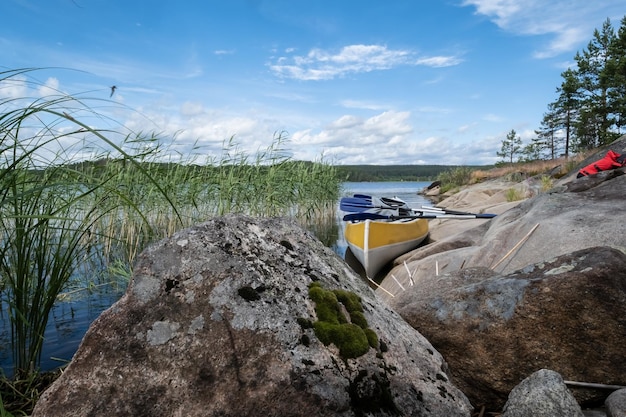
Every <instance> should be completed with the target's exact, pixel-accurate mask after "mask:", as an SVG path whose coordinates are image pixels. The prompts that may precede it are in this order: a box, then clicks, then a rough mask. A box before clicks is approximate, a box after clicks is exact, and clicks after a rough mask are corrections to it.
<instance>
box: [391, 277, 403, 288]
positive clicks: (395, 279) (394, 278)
mask: <svg viewBox="0 0 626 417" xmlns="http://www.w3.org/2000/svg"><path fill="white" fill-rule="evenodd" d="M391 278H393V280H394V281H395V282H396V284H398V285H399V286H400V288H402V291H406V289H405V288H404V287H403V286H402V284H400V281H398V279H397V278H396V277H395V275H394V274H391Z"/></svg>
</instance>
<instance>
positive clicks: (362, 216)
mask: <svg viewBox="0 0 626 417" xmlns="http://www.w3.org/2000/svg"><path fill="white" fill-rule="evenodd" d="M494 217H496V215H495V214H491V213H483V214H473V213H465V214H445V213H442V214H420V215H412V216H393V215H392V216H388V215H384V214H378V213H365V212H361V213H352V214H346V215H345V216H343V221H346V222H348V221H361V220H404V219H407V220H410V219H459V220H469V219H492V218H494Z"/></svg>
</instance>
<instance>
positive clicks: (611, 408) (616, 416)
mask: <svg viewBox="0 0 626 417" xmlns="http://www.w3.org/2000/svg"><path fill="white" fill-rule="evenodd" d="M604 405H605V407H606V414H607V416H608V417H626V388H622V389H618V390H616V391H613V392H612V393H611V394H610V395H609V396H608V397H607V399H606V400H605V401H604Z"/></svg>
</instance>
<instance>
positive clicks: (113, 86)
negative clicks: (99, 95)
mask: <svg viewBox="0 0 626 417" xmlns="http://www.w3.org/2000/svg"><path fill="white" fill-rule="evenodd" d="M115 90H117V86H116V85H112V86H111V95H110V96H109V97H113V93H115Z"/></svg>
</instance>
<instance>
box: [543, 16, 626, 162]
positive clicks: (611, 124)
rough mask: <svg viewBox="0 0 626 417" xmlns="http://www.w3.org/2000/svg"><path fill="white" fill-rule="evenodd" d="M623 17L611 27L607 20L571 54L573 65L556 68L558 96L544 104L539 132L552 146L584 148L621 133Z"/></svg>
mask: <svg viewBox="0 0 626 417" xmlns="http://www.w3.org/2000/svg"><path fill="white" fill-rule="evenodd" d="M625 52H626V16H625V17H624V18H623V19H622V21H621V26H620V28H619V30H618V31H617V33H616V31H615V29H614V28H613V26H612V24H611V21H610V20H609V19H606V21H605V22H604V23H603V25H602V28H601V29H600V30H598V29H596V30H594V32H593V35H592V38H591V41H590V42H589V43H588V44H587V47H586V48H584V49H583V50H581V51H578V52H577V53H576V54H575V56H574V61H576V66H575V68H569V69H567V70H565V71H564V72H563V73H561V76H562V78H563V81H562V83H561V85H560V87H559V88H557V93H558V94H559V95H558V98H557V99H556V100H555V101H554V102H553V103H550V104H549V105H548V109H549V110H548V113H547V114H546V115H545V116H544V121H543V122H542V125H543V126H542V129H540V131H539V132H540V134H541V136H540V137H541V138H542V139H546V138H548V139H550V142H547V143H548V144H549V145H550V146H552V153H551V155H552V158H554V156H555V153H554V144H555V143H556V142H555V141H561V140H562V141H563V142H564V154H565V156H567V155H569V152H570V149H573V150H575V151H584V150H586V149H593V148H596V147H599V146H602V145H605V144H608V143H611V142H612V141H613V140H615V139H616V138H617V137H619V136H620V134H621V132H622V130H623V127H624V120H626V82H625V80H626V75H624V74H626V71H625V69H626V58H625V56H626V54H625Z"/></svg>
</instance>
